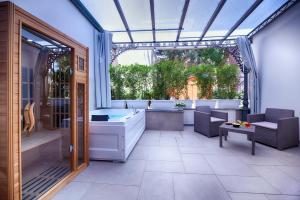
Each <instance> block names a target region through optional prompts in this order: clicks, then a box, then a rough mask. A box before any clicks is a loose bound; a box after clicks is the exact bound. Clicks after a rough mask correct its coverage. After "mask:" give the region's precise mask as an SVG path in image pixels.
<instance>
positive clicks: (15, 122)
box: [4, 2, 88, 200]
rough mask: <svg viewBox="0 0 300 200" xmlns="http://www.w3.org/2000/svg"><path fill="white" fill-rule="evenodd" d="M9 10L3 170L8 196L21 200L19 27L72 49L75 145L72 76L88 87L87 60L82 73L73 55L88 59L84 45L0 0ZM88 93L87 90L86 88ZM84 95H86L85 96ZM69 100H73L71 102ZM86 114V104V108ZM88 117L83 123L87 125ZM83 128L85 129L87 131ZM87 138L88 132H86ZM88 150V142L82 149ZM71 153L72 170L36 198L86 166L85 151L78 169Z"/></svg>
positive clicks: (74, 112)
mask: <svg viewBox="0 0 300 200" xmlns="http://www.w3.org/2000/svg"><path fill="white" fill-rule="evenodd" d="M4 4H6V5H7V7H8V10H9V23H8V30H9V37H8V74H7V76H8V88H7V90H8V97H7V98H8V111H9V112H8V116H7V117H8V124H7V130H8V132H7V135H8V139H7V143H8V148H7V154H8V158H7V162H8V164H7V173H8V176H7V177H8V199H16V200H18V199H20V200H21V199H22V175H21V174H22V170H21V169H22V167H21V117H20V115H21V113H20V112H21V50H22V49H21V44H22V43H21V38H22V36H21V30H22V27H23V26H26V27H28V28H31V29H33V30H35V31H37V32H39V33H41V34H44V35H46V36H48V37H50V38H52V39H54V40H56V41H58V42H61V43H62V44H65V45H66V46H68V47H70V48H72V54H71V55H72V63H73V65H72V66H71V67H72V69H73V75H72V78H71V88H72V90H73V92H72V91H71V115H72V119H73V120H72V122H71V141H72V142H71V143H72V144H73V145H74V149H75V148H76V145H75V144H76V143H77V141H76V140H77V139H76V124H75V123H76V120H75V119H76V118H75V117H76V116H75V114H76V103H75V104H74V101H75V102H76V96H75V95H76V92H75V91H76V90H74V87H76V79H77V78H76V76H77V75H81V77H84V78H83V79H82V80H83V81H84V83H85V84H86V85H87V86H88V62H87V63H86V70H85V71H83V72H80V73H79V72H77V62H76V57H77V55H82V56H83V57H84V58H85V59H86V60H88V48H87V47H85V46H84V45H82V44H80V43H78V42H77V41H75V40H73V39H72V38H70V37H69V36H67V35H65V34H64V33H62V32H60V31H58V30H57V29H55V28H54V27H52V26H50V25H49V24H47V23H45V22H43V21H41V20H39V19H38V18H36V17H34V16H33V15H31V14H30V13H28V12H26V11H24V10H23V9H21V8H19V7H18V6H15V5H14V4H13V3H11V2H4ZM86 93H87V94H88V89H87V90H86ZM87 94H86V95H87ZM86 98H87V99H85V100H86V102H87V103H88V95H87V96H86ZM72 102H73V103H72ZM87 105H88V104H87ZM86 109H87V110H85V112H86V113H87V115H86V116H88V106H87V107H86ZM87 120H88V117H87V119H86V120H85V122H84V124H85V126H86V127H87V126H88V121H87ZM87 130H88V129H86V130H85V131H87ZM86 136H87V139H86V140H88V134H87V132H86ZM85 151H86V152H88V143H87V146H86V148H85ZM75 156H76V155H75V153H73V156H72V165H73V171H72V172H71V173H70V174H69V175H67V176H66V177H65V178H63V179H62V180H61V181H60V182H59V183H57V184H55V185H54V186H53V187H52V188H51V189H49V190H48V191H47V192H46V193H45V194H43V195H42V196H41V197H40V199H49V198H50V197H52V196H53V195H54V194H55V192H56V191H58V190H59V189H60V188H62V187H63V186H64V185H66V184H67V183H68V182H70V181H71V179H72V178H73V177H75V176H76V175H77V174H78V173H79V172H80V171H81V170H83V169H84V168H85V167H86V166H87V165H88V154H87V155H86V156H85V157H86V158H87V160H85V161H86V162H85V163H84V165H82V166H81V167H80V168H78V167H76V163H75V160H76V159H75V158H76V157H75Z"/></svg>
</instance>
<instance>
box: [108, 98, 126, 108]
mask: <svg viewBox="0 0 300 200" xmlns="http://www.w3.org/2000/svg"><path fill="white" fill-rule="evenodd" d="M111 108H122V109H123V108H125V100H112V101H111Z"/></svg>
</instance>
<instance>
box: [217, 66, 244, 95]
mask: <svg viewBox="0 0 300 200" xmlns="http://www.w3.org/2000/svg"><path fill="white" fill-rule="evenodd" d="M216 84H217V89H216V92H215V97H216V98H220V99H234V98H237V97H238V93H237V86H238V84H239V68H238V66H236V65H224V66H221V67H217V68H216Z"/></svg>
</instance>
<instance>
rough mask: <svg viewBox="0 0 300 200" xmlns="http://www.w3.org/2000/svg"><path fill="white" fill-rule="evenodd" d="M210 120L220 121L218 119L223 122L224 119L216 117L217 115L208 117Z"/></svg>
mask: <svg viewBox="0 0 300 200" xmlns="http://www.w3.org/2000/svg"><path fill="white" fill-rule="evenodd" d="M210 121H211V122H220V121H224V122H225V120H224V119H221V118H217V117H210Z"/></svg>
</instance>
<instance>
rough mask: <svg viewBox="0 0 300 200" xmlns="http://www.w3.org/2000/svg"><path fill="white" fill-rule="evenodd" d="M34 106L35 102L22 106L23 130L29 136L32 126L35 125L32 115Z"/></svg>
mask: <svg viewBox="0 0 300 200" xmlns="http://www.w3.org/2000/svg"><path fill="white" fill-rule="evenodd" d="M34 106H35V103H34V102H33V103H32V104H30V103H28V104H27V105H26V106H25V108H24V121H25V125H24V132H26V133H27V134H28V136H30V134H31V132H32V130H33V128H34V126H35V117H34Z"/></svg>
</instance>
